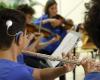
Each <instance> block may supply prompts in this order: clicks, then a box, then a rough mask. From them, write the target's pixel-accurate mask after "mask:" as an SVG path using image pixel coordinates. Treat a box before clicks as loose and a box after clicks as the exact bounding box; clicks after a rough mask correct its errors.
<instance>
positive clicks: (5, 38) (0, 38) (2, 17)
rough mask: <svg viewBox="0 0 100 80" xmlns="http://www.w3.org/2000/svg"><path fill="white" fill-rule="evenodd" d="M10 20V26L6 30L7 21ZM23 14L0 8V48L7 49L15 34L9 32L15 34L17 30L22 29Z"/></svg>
mask: <svg viewBox="0 0 100 80" xmlns="http://www.w3.org/2000/svg"><path fill="white" fill-rule="evenodd" d="M8 20H10V21H12V26H11V27H10V28H8V30H7V24H6V23H7V21H8ZM24 28H25V16H24V14H23V13H22V12H20V11H17V10H13V9H6V8H5V9H2V10H0V50H6V49H8V48H9V47H10V46H11V44H12V41H13V40H14V37H15V36H10V35H8V34H7V33H9V34H13V35H14V34H16V33H18V32H19V31H24Z"/></svg>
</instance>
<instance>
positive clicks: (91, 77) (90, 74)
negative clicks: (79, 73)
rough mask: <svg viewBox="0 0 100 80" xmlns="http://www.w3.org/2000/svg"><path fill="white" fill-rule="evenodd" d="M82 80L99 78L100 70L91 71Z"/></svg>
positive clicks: (98, 79) (99, 79) (97, 79)
mask: <svg viewBox="0 0 100 80" xmlns="http://www.w3.org/2000/svg"><path fill="white" fill-rule="evenodd" d="M84 80H100V72H91V73H89V74H87V75H86V76H85V79H84Z"/></svg>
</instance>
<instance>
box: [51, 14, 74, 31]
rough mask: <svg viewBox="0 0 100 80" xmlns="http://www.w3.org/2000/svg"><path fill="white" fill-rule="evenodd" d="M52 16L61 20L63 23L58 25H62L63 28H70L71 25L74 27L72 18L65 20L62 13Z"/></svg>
mask: <svg viewBox="0 0 100 80" xmlns="http://www.w3.org/2000/svg"><path fill="white" fill-rule="evenodd" d="M52 18H54V19H58V20H60V21H61V25H59V26H57V27H60V28H63V29H69V28H70V27H72V26H73V25H74V23H73V21H72V19H67V20H65V19H64V18H63V17H62V16H60V15H56V16H53V17H52Z"/></svg>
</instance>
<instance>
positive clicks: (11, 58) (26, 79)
mask: <svg viewBox="0 0 100 80" xmlns="http://www.w3.org/2000/svg"><path fill="white" fill-rule="evenodd" d="M25 24H26V22H25V16H24V14H23V13H22V12H20V11H17V10H13V9H1V10H0V80H53V79H55V78H56V77H58V76H60V75H62V74H64V73H66V72H69V71H71V70H73V69H74V68H75V65H72V64H65V65H64V66H61V67H56V68H45V69H36V68H34V69H33V68H31V67H28V66H26V65H24V64H20V63H18V62H17V56H18V55H20V54H21V53H22V50H23V49H25V47H26V46H27V45H28V44H29V43H28V42H29V40H28V39H27V36H26V32H25V31H24V30H25ZM66 57H68V56H66ZM66 57H65V58H66ZM71 57H73V56H71ZM68 59H70V57H69V58H68Z"/></svg>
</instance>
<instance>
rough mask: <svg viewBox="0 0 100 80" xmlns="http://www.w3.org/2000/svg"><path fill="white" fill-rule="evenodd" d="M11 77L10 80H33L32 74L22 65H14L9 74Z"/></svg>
mask: <svg viewBox="0 0 100 80" xmlns="http://www.w3.org/2000/svg"><path fill="white" fill-rule="evenodd" d="M10 76H11V79H12V80H33V77H32V74H31V73H30V71H29V70H28V68H27V67H25V66H24V65H20V64H18V65H16V66H13V68H12V69H11V71H10V73H9V77H10Z"/></svg>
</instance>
